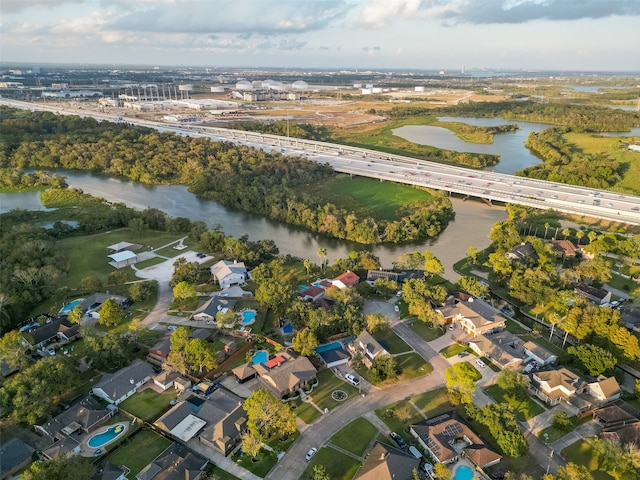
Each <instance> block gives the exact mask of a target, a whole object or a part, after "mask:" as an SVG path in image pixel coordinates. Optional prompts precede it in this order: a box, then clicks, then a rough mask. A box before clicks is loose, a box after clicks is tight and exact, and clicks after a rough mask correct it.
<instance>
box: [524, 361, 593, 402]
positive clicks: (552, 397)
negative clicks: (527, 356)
mask: <svg viewBox="0 0 640 480" xmlns="http://www.w3.org/2000/svg"><path fill="white" fill-rule="evenodd" d="M529 378H530V384H529V388H530V390H532V391H533V393H535V395H536V396H537V397H538V398H540V399H541V400H543V401H545V402H547V403H549V404H551V405H558V404H559V403H560V402H562V401H564V402H566V403H568V404H571V399H572V398H573V397H574V395H575V394H576V393H579V392H581V391H582V390H583V389H584V388H585V386H586V385H585V382H584V381H582V380H581V379H580V377H579V376H578V375H576V374H575V373H573V372H571V371H569V370H567V369H566V368H564V367H560V368H558V369H555V370H547V371H540V372H534V373H532V374H531V375H530V376H529Z"/></svg>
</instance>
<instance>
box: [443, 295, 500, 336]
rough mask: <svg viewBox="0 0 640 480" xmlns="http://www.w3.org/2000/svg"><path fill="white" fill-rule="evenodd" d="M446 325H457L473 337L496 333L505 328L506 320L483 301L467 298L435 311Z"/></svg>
mask: <svg viewBox="0 0 640 480" xmlns="http://www.w3.org/2000/svg"><path fill="white" fill-rule="evenodd" d="M436 312H438V313H440V314H441V315H442V316H443V317H444V318H445V321H446V323H457V324H459V325H460V327H461V328H462V329H463V331H464V332H465V333H466V334H468V335H470V336H472V337H475V336H477V335H485V334H489V333H494V332H498V331H500V330H503V329H504V328H505V324H506V319H505V318H504V317H503V316H502V315H501V314H500V311H499V310H497V309H495V308H493V307H492V306H491V305H489V304H488V303H487V302H485V301H484V300H480V299H478V298H473V297H471V298H469V300H467V301H460V302H457V303H456V304H455V305H446V306H444V307H440V308H438V309H436Z"/></svg>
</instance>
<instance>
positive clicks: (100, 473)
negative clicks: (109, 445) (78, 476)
mask: <svg viewBox="0 0 640 480" xmlns="http://www.w3.org/2000/svg"><path fill="white" fill-rule="evenodd" d="M92 480H127V469H125V468H123V467H117V466H115V465H114V464H113V463H111V462H109V461H106V462H104V463H103V464H102V465H101V466H99V467H98V469H97V471H96V473H95V475H94V476H93V477H92Z"/></svg>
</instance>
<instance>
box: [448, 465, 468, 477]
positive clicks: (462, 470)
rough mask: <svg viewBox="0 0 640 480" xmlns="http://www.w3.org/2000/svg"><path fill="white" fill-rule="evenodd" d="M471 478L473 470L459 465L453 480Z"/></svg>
mask: <svg viewBox="0 0 640 480" xmlns="http://www.w3.org/2000/svg"><path fill="white" fill-rule="evenodd" d="M472 478H473V470H471V469H470V468H469V467H467V466H466V465H459V466H458V468H456V476H455V477H453V480H471V479H472Z"/></svg>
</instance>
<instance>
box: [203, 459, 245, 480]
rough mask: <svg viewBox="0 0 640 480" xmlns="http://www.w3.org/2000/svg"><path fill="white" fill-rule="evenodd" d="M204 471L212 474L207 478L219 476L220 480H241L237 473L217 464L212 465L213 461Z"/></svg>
mask: <svg viewBox="0 0 640 480" xmlns="http://www.w3.org/2000/svg"><path fill="white" fill-rule="evenodd" d="M204 471H205V473H208V474H209V475H210V476H209V477H206V478H217V479H218V480H240V479H239V478H238V477H236V476H235V475H233V474H231V473H229V472H227V471H226V470H223V469H221V468H220V467H218V466H217V465H212V464H211V463H210V464H209V465H207V468H205V469H204Z"/></svg>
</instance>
